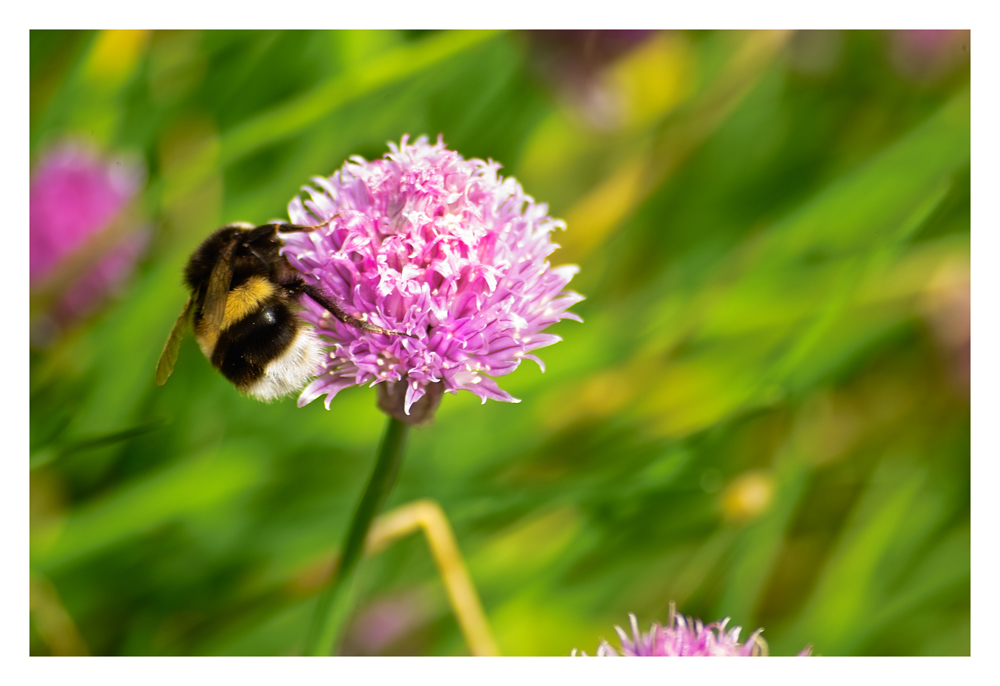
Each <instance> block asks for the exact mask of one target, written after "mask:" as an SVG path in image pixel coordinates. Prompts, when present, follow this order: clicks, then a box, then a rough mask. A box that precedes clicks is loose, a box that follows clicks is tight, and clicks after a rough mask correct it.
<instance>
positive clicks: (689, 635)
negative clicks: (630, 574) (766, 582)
mask: <svg viewBox="0 0 1000 686" xmlns="http://www.w3.org/2000/svg"><path fill="white" fill-rule="evenodd" d="M628 618H629V622H630V624H631V626H632V636H631V637H629V635H628V634H626V633H625V631H624V629H622V628H621V627H620V626H616V627H615V631H616V632H618V637H619V639H621V646H622V647H621V655H624V656H626V657H756V656H766V655H767V643H766V642H765V641H764V639H762V638H761V637H760V635H761V632H763V631H764V630H763V629H757V631H755V632H753V633H752V634H750V637H749V638H747V640H746V642H745V643H743V644H740V642H739V639H740V627H738V626H737V627H733V628H732V629H730V630H729V631H726V625H727V624H728V623H729V618H728V617H727V618H726V619H723V620H722V621H721V622H713V623H711V624H708V625H704V624H702V623H701V620H700V619H692V618H691V617H684V616H683V615H679V614H677V611H676V609H675V607H674V604H673V603H671V604H670V614H669V617H668V618H667V624H666V626H662V625H660V624H657V623H654V624H653V625H652V627H650V629H649V631H648V632H646V633H644V634H643V633H640V632H639V622H638V621H637V620H636V618H635V615H634V614H631V613H630V614H629V616H628ZM811 652H812V647H811V646H806V647H805V648H804V649H803V650H802V652H800V653H799V656H802V657H804V656H807V655H810V654H811ZM573 654H574V655H576V649H574V650H573ZM584 655H586V653H584ZM597 655H598V656H599V657H617V656H618V655H619V653H618V652H617V651H616V650H615V649H614V648H612V647H611V645H610V644H609V643H608V642H607V641H601V645H600V646H598V648H597Z"/></svg>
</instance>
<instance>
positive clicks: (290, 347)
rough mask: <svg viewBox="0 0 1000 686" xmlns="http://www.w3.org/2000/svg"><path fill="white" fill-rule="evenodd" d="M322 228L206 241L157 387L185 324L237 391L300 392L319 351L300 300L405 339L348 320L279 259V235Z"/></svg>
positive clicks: (251, 232)
mask: <svg viewBox="0 0 1000 686" xmlns="http://www.w3.org/2000/svg"><path fill="white" fill-rule="evenodd" d="M320 226H323V225H320ZM320 226H300V225H296V224H282V223H273V224H264V225H262V226H253V225H252V224H243V223H239V224H229V225H227V226H224V227H222V228H221V229H218V230H217V231H215V233H213V234H212V235H211V236H209V237H208V238H207V239H205V241H204V242H203V243H202V244H201V245H200V246H198V248H197V249H196V250H195V251H194V254H192V255H191V259H190V260H189V261H188V264H187V267H186V268H185V270H184V281H185V284H186V285H187V287H188V289H189V290H190V291H191V297H190V298H189V299H188V302H187V304H186V305H185V307H184V310H183V311H182V312H181V315H180V317H178V318H177V323H176V324H174V328H173V330H172V331H171V332H170V336H169V338H168V339H167V343H166V345H165V346H164V348H163V354H162V355H161V356H160V362H159V365H158V366H157V369H156V382H157V384H160V385H162V384H163V383H165V382H166V380H167V378H168V377H169V376H170V373H171V372H172V371H173V367H174V364H175V363H176V361H177V354H178V352H179V349H180V340H181V337H182V336H183V333H184V329H186V328H187V326H188V324H190V325H191V326H192V328H193V329H194V335H195V339H196V340H197V341H198V345H199V347H200V348H201V351H202V352H203V353H204V354H205V357H207V358H208V359H209V360H210V361H211V363H212V365H213V366H214V367H215V368H216V369H218V370H219V371H220V372H222V374H223V376H225V377H226V378H227V379H228V380H229V381H230V382H232V383H233V385H235V386H236V387H237V388H238V389H239V390H240V391H242V392H244V393H247V394H249V395H252V396H254V397H255V398H258V399H260V400H265V401H271V400H274V399H276V398H279V397H281V396H284V395H288V394H289V393H294V392H295V391H297V390H299V389H301V388H302V387H303V386H304V385H305V383H306V382H307V381H308V380H309V379H310V378H311V377H312V376H314V375H315V374H316V372H317V370H318V368H319V366H320V363H321V361H322V359H323V347H324V346H323V343H322V341H320V340H319V338H318V337H317V335H316V332H315V331H314V330H313V328H312V327H311V326H309V325H308V324H306V323H305V322H303V321H302V319H301V318H300V317H299V314H298V312H299V310H300V309H301V306H300V305H299V302H298V300H299V298H301V297H302V296H308V297H309V298H311V299H313V300H314V301H315V302H316V303H317V304H319V305H320V306H322V307H323V308H325V309H326V310H328V311H329V312H330V313H331V314H333V315H334V316H335V317H337V319H339V320H340V321H342V322H344V323H345V324H349V325H351V326H354V327H355V328H358V329H361V330H363V331H369V332H372V333H379V334H392V335H402V336H408V335H409V334H405V333H402V332H400V331H391V330H388V329H383V328H381V327H378V326H375V325H374V324H371V323H369V322H367V321H364V320H362V319H358V318H357V317H352V316H350V315H348V314H347V313H346V312H345V311H344V310H343V309H342V308H341V307H340V305H338V304H337V303H336V302H335V301H334V300H332V299H331V298H330V297H329V296H327V295H326V294H325V293H324V292H323V291H321V290H320V289H319V288H317V287H315V286H311V285H308V284H306V283H305V282H304V281H303V280H302V278H301V276H300V275H299V274H298V272H296V271H295V269H294V268H293V267H292V266H291V264H289V262H288V260H287V259H285V258H284V256H282V255H281V252H280V251H281V247H282V246H283V243H282V241H281V239H280V237H279V235H278V234H279V232H281V233H289V232H292V231H313V230H315V229H318V228H320Z"/></svg>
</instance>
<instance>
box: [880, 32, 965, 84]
mask: <svg viewBox="0 0 1000 686" xmlns="http://www.w3.org/2000/svg"><path fill="white" fill-rule="evenodd" d="M889 36H890V41H889V57H890V60H891V62H892V64H893V66H894V67H895V68H896V71H898V72H899V73H900V74H901V75H902V76H904V77H906V78H907V79H910V80H913V81H919V82H929V81H935V80H937V79H940V78H943V77H945V76H946V75H948V74H949V73H950V72H951V71H952V70H953V68H954V67H956V66H957V65H958V64H960V63H963V62H968V60H969V36H970V32H969V31H942V30H937V31H930V30H906V31H892V32H890V34H889Z"/></svg>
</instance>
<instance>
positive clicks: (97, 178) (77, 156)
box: [29, 142, 148, 322]
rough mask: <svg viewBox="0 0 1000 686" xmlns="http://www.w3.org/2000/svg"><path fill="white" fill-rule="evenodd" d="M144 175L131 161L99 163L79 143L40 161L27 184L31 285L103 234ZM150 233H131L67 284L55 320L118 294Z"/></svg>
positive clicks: (55, 150)
mask: <svg viewBox="0 0 1000 686" xmlns="http://www.w3.org/2000/svg"><path fill="white" fill-rule="evenodd" d="M144 178H145V172H144V169H143V167H142V165H141V164H140V163H138V162H136V161H135V160H134V159H133V158H131V157H129V158H122V157H118V158H110V159H106V160H105V159H102V158H101V157H100V156H99V155H98V153H97V152H96V151H95V150H94V149H93V148H91V147H90V146H88V145H86V144H83V143H80V142H66V143H62V144H60V145H58V146H56V147H54V148H52V149H51V150H49V151H48V152H47V153H45V154H44V155H43V156H42V159H41V161H40V162H39V163H38V166H37V169H36V171H35V174H34V177H33V179H32V182H31V197H30V212H31V215H30V232H29V246H30V255H29V262H30V267H29V275H30V280H31V284H32V286H33V287H34V286H36V285H38V283H39V282H41V281H43V280H45V279H46V278H47V277H49V276H51V275H52V274H53V273H54V272H56V271H57V270H58V269H59V268H60V267H61V266H62V265H63V264H64V263H65V260H66V259H67V258H68V257H70V256H71V255H72V254H73V253H75V252H76V251H78V250H80V249H81V248H82V247H83V245H84V244H85V243H86V242H87V241H88V239H90V238H91V237H93V236H95V235H96V234H99V233H101V232H102V231H104V230H106V229H107V228H108V227H109V226H110V225H111V224H112V223H113V222H114V220H115V218H116V217H117V216H118V215H119V214H120V213H121V212H122V210H124V208H125V207H126V205H127V204H128V203H129V201H130V200H131V199H132V197H133V196H134V195H135V194H136V193H137V192H138V191H139V189H140V188H141V187H142V185H143V182H144ZM147 241H148V231H146V230H142V231H133V232H131V233H129V234H127V235H125V236H124V237H123V238H122V239H120V240H119V241H118V242H117V243H116V244H114V245H112V246H111V247H110V248H109V249H108V250H107V251H106V252H105V253H104V255H102V256H100V260H99V261H98V262H97V263H96V264H94V265H93V266H91V267H90V268H89V269H88V270H87V271H85V272H84V273H83V274H81V275H80V276H79V277H78V278H76V279H75V280H74V281H73V282H72V283H71V284H69V285H68V287H67V288H66V290H65V291H64V293H63V294H62V299H61V300H60V301H59V302H58V303H57V304H56V305H55V309H54V312H53V314H54V316H55V318H56V319H59V320H62V321H64V322H65V321H68V320H71V319H74V318H76V317H79V316H81V315H84V314H86V313H87V312H89V311H90V310H91V309H92V308H93V307H95V306H96V305H97V304H99V303H100V302H101V301H103V300H104V299H105V298H106V297H107V296H108V295H110V294H111V293H112V292H114V291H115V290H116V289H118V288H119V287H120V286H121V284H122V282H124V281H125V279H126V278H127V277H128V276H129V275H130V274H131V272H132V269H133V267H134V266H135V262H136V260H137V259H138V258H139V256H140V255H141V253H142V251H143V250H144V249H145V246H146V243H147Z"/></svg>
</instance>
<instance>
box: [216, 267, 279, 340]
mask: <svg viewBox="0 0 1000 686" xmlns="http://www.w3.org/2000/svg"><path fill="white" fill-rule="evenodd" d="M276 290H277V286H275V285H274V284H273V283H271V282H270V281H268V280H267V279H265V278H263V277H260V276H251V277H250V278H249V279H247V280H246V281H244V282H243V283H241V284H240V285H239V286H237V287H236V288H234V289H232V290H231V291H229V297H227V298H226V314H225V316H224V317H223V319H222V330H223V331H225V330H226V329H228V328H229V327H230V326H232V325H233V324H235V323H236V322H238V321H240V320H241V319H243V318H244V317H246V316H247V315H249V314H252V313H253V312H255V311H256V310H257V308H258V307H259V306H260V303H261V301H263V300H266V299H267V298H269V297H271V296H272V295H274V292H275V291H276Z"/></svg>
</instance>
